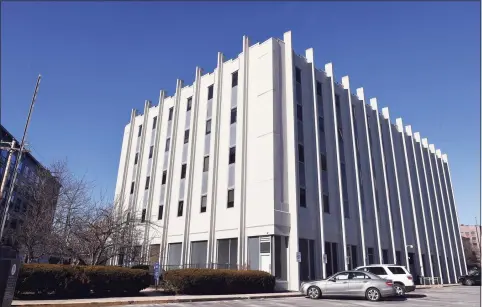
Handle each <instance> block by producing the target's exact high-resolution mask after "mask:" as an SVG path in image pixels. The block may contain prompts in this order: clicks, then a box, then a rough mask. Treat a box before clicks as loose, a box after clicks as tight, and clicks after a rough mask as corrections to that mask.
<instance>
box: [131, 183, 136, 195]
mask: <svg viewBox="0 0 482 307" xmlns="http://www.w3.org/2000/svg"><path fill="white" fill-rule="evenodd" d="M134 186H135V182H134V181H132V183H131V194H134Z"/></svg>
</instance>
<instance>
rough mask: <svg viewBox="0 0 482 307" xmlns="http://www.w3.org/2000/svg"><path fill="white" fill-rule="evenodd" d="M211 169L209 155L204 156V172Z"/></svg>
mask: <svg viewBox="0 0 482 307" xmlns="http://www.w3.org/2000/svg"><path fill="white" fill-rule="evenodd" d="M208 170H209V156H205V157H204V163H203V172H207V171H208Z"/></svg>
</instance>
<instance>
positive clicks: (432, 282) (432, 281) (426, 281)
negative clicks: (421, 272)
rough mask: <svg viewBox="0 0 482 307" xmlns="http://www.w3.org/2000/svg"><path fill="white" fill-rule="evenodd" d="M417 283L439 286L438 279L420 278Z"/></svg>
mask: <svg viewBox="0 0 482 307" xmlns="http://www.w3.org/2000/svg"><path fill="white" fill-rule="evenodd" d="M419 282H420V284H421V285H440V278H439V277H426V276H420V277H419Z"/></svg>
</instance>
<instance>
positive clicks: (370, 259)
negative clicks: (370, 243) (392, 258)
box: [367, 247, 375, 264]
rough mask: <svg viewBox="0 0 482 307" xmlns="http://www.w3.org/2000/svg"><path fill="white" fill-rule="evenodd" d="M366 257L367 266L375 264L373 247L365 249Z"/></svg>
mask: <svg viewBox="0 0 482 307" xmlns="http://www.w3.org/2000/svg"><path fill="white" fill-rule="evenodd" d="M367 254H368V255H367V257H368V263H367V264H374V263H375V256H374V249H373V247H369V248H368V249H367Z"/></svg>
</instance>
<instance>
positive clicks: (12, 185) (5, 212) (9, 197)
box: [0, 75, 42, 242]
mask: <svg viewBox="0 0 482 307" xmlns="http://www.w3.org/2000/svg"><path fill="white" fill-rule="evenodd" d="M41 78H42V76H41V75H39V76H38V77H37V83H36V84H35V90H34V92H33V97H32V102H31V103H30V109H29V111H28V116H27V122H26V123H25V128H24V130H23V136H22V141H21V143H20V149H19V153H18V157H17V160H16V161H15V167H14V168H13V177H12V182H11V183H10V189H9V191H8V194H7V201H6V203H5V209H4V210H3V217H2V224H1V226H0V242H1V240H2V238H3V231H4V230H5V222H6V221H7V216H8V209H9V207H10V202H11V201H12V195H13V189H14V188H15V181H16V180H17V173H18V166H19V165H20V161H21V160H22V154H23V151H24V147H25V139H26V138H27V131H28V126H29V124H30V118H31V116H32V111H33V107H34V105H35V100H37V93H38V89H39V86H40V79H41Z"/></svg>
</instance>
